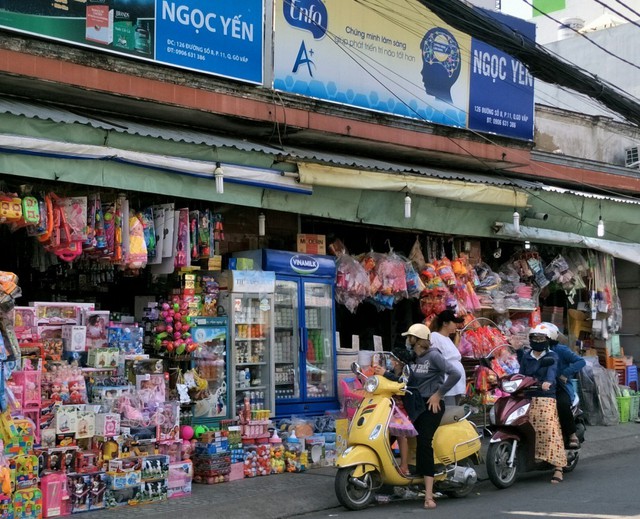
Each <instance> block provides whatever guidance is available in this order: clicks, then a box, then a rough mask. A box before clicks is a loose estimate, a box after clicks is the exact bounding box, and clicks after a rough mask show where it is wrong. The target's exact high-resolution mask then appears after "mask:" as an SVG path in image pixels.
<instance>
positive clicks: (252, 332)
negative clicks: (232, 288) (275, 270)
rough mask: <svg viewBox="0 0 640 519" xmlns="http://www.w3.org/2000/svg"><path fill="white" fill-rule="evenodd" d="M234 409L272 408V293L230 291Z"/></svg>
mask: <svg viewBox="0 0 640 519" xmlns="http://www.w3.org/2000/svg"><path fill="white" fill-rule="evenodd" d="M230 298H231V301H230V303H231V306H232V312H231V315H232V319H233V324H232V327H233V360H234V369H233V371H234V388H235V392H234V393H235V406H236V411H237V410H238V409H239V408H242V407H244V406H246V405H249V406H250V408H251V410H252V411H254V410H255V411H258V410H264V409H268V410H270V411H272V412H273V411H274V410H275V405H274V402H273V392H272V390H271V372H272V365H271V359H270V352H271V350H272V346H271V341H272V309H273V299H272V295H270V294H269V295H263V294H260V295H259V294H240V293H232V294H231V296H230Z"/></svg>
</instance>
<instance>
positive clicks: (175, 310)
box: [173, 303, 180, 312]
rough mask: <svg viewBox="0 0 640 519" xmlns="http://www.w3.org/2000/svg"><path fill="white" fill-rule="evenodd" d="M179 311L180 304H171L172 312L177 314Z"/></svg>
mask: <svg viewBox="0 0 640 519" xmlns="http://www.w3.org/2000/svg"><path fill="white" fill-rule="evenodd" d="M179 310H180V303H173V311H174V312H178V311H179Z"/></svg>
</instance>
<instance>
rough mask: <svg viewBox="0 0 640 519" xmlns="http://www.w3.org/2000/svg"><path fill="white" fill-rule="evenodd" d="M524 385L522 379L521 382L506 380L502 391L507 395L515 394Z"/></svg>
mask: <svg viewBox="0 0 640 519" xmlns="http://www.w3.org/2000/svg"><path fill="white" fill-rule="evenodd" d="M520 384H522V379H520V380H504V381H503V382H502V391H504V392H505V393H515V392H516V391H517V390H518V388H519V387H520Z"/></svg>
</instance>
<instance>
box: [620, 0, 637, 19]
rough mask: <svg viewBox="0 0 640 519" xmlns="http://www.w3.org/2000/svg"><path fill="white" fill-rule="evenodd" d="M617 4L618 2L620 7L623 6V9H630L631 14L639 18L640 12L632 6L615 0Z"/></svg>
mask: <svg viewBox="0 0 640 519" xmlns="http://www.w3.org/2000/svg"><path fill="white" fill-rule="evenodd" d="M615 1H616V2H617V3H618V4H620V5H621V6H622V7H624V8H625V9H628V10H629V11H631V12H632V13H633V14H635V15H636V16H637V17H638V18H640V13H639V12H638V11H635V10H634V9H633V8H631V7H630V6H629V5H627V4H625V3H624V2H622V0H615Z"/></svg>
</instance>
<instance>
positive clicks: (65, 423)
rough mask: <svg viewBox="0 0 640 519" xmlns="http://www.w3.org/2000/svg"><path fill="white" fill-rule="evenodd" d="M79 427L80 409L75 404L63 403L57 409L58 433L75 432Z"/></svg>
mask: <svg viewBox="0 0 640 519" xmlns="http://www.w3.org/2000/svg"><path fill="white" fill-rule="evenodd" d="M77 427H78V409H77V408H76V406H74V405H61V406H60V407H58V409H57V411H56V434H69V433H71V434H74V435H75V433H76V432H77V430H78V429H77Z"/></svg>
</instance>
